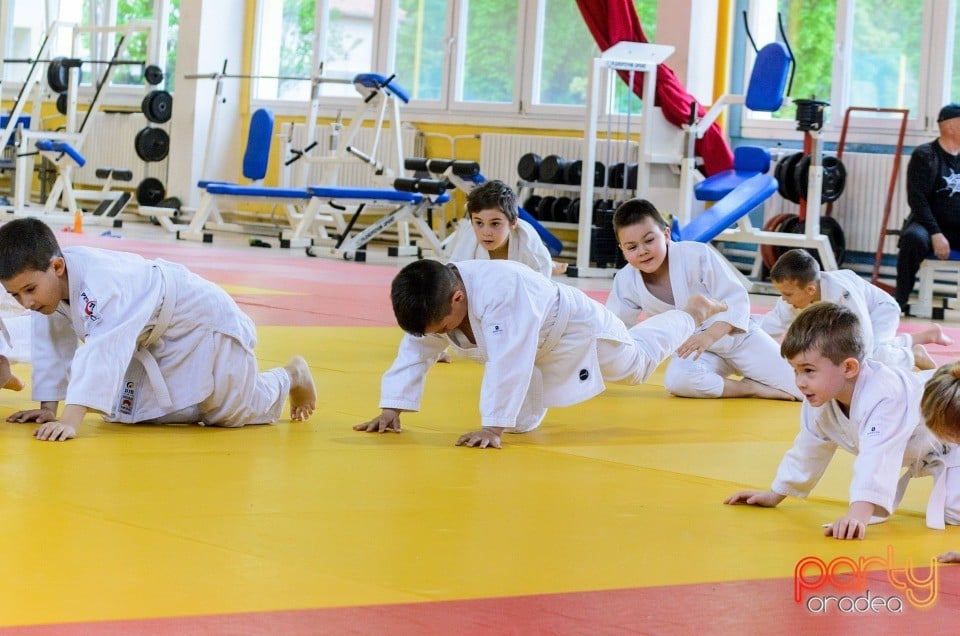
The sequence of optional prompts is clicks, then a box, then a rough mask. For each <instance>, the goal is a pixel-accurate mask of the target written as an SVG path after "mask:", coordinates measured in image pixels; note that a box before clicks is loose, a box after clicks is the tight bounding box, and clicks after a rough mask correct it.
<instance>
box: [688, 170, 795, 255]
mask: <svg viewBox="0 0 960 636" xmlns="http://www.w3.org/2000/svg"><path fill="white" fill-rule="evenodd" d="M776 191H777V180H776V179H774V178H773V177H771V176H770V175H767V174H757V175H754V176H752V177H750V178H749V179H747V180H745V181H743V182H742V183H741V184H740V185H738V186H737V187H736V188H734V189H733V190H731V191H730V193H729V194H727V195H726V196H725V197H723V198H722V199H720V200H719V201H717V202H716V203H714V204H713V205H712V206H710V207H709V208H708V209H707V210H705V211H704V212H702V213H701V214H699V215H698V216H697V217H696V218H695V219H693V220H692V221H690V222H689V223H687V225H686V227H683V228H680V232H679V234H680V235H679V236H674V237H673V238H675V239H676V240H678V241H679V240H683V241H697V242H699V243H706V242H708V241H712V240H713V239H714V238H716V237H717V235H718V234H720V232H722V231H724V230H725V229H727V228H728V227H730V226H731V225H733V223H735V222H736V221H737V220H738V219H739V218H740V217H742V216H743V215H744V214H747V213H748V212H750V210H752V209H753V208H755V207H757V206H758V205H760V204H761V203H763V202H764V201H766V200H767V199H769V198H770V197H771V196H773V193H774V192H776Z"/></svg>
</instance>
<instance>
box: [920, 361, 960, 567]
mask: <svg viewBox="0 0 960 636" xmlns="http://www.w3.org/2000/svg"><path fill="white" fill-rule="evenodd" d="M958 392H960V362H951V363H950V364H945V365H943V366H942V367H940V368H939V369H937V370H936V371H935V372H934V374H933V377H931V378H930V379H929V380H928V381H927V384H926V386H924V387H923V395H922V396H921V398H920V412H921V413H922V414H923V420H924V422H926V424H927V428H929V429H930V431H931V432H932V433H933V434H934V435H936V436H937V438H939V439H940V441H942V442H944V443H945V449H944V450H945V451H946V452H945V454H944V456H943V458H942V460H941V461H940V462H939V463H938V464H934V467H933V470H932V471H931V472H933V473H934V475H935V479H936V481H935V482H934V486H933V493H932V494H931V495H930V502H931V504H934V503H935V504H936V505H935V506H931V505H930V504H928V506H927V518H928V519H929V518H930V516H931V514H933V515H934V516H936V515H937V514H938V513H939V510H940V507H941V506H942V507H943V508H945V509H949V508H950V507H951V506H957V493H958V492H960V469H958V468H957V467H958V466H960V446H958V444H960V394H958ZM950 451H952V452H950ZM954 510H956V508H954ZM948 521H950V523H952V524H955V525H957V524H960V522H958V520H957V519H953V520H948ZM937 560H938V561H940V562H941V563H960V552H947V553H945V554H941V555H940V556H939V557H937Z"/></svg>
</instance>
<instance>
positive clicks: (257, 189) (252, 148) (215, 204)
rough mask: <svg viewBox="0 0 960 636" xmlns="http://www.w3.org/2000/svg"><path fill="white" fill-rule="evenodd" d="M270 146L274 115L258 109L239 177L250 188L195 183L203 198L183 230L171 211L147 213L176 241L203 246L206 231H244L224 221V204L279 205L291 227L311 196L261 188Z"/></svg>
mask: <svg viewBox="0 0 960 636" xmlns="http://www.w3.org/2000/svg"><path fill="white" fill-rule="evenodd" d="M272 143H273V113H272V112H270V111H269V110H267V109H266V108H260V109H257V110H256V111H255V112H254V113H253V116H252V117H251V118H250V128H249V132H248V135H247V147H246V149H245V150H244V153H243V162H242V174H243V176H244V178H246V179H249V180H250V181H251V183H250V184H249V185H242V184H239V183H229V182H224V181H212V180H201V181H198V182H197V186H198V187H200V188H203V195H202V196H201V197H200V204H199V205H198V206H197V211H196V212H195V213H194V215H193V217H192V218H191V219H190V225H189V226H187V227H186V228H185V229H182V226H176V225H173V224H172V221H170V219H169V218H168V217H169V216H171V215H172V214H174V212H175V211H174V210H165V209H163V208H150V209H149V212H150V214H151V215H153V216H156V217H158V219H159V220H160V221H161V222H163V224H164V226H165V227H166V228H167V229H168V230H171V231H173V232H176V235H177V238H179V239H185V240H192V241H203V242H204V243H210V242H212V241H213V234H212V233H210V232H208V231H206V230H214V229H219V230H235V231H242V230H243V227H242V226H241V225H239V224H236V223H227V222H225V221H224V219H223V216H222V214H221V212H220V204H222V203H226V202H229V203H230V207H229V208H228V209H236V208H235V205H236V204H237V203H263V204H268V205H279V206H281V207H282V208H283V210H284V213H285V215H286V218H287V220H288V221H289V222H290V224H291V225H293V224H295V223H296V222H298V221H299V219H300V217H301V215H302V214H301V212H300V210H299V208H300V207H305V206H306V204H307V202H308V201H309V200H310V193H309V192H307V190H306V188H278V187H271V186H265V185H263V179H264V177H266V175H267V165H268V164H269V161H270V146H271V144H272Z"/></svg>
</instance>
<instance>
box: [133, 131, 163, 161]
mask: <svg viewBox="0 0 960 636" xmlns="http://www.w3.org/2000/svg"><path fill="white" fill-rule="evenodd" d="M133 143H134V148H135V149H136V151H137V156H138V157H140V158H141V159H143V160H144V161H147V162H150V161H163V160H164V159H165V158H166V156H167V153H169V152H170V135H168V134H167V131H165V130H164V129H163V128H150V127H149V126H148V127H146V128H144V129H142V130H141V131H140V132H138V133H137V136H136V137H134V139H133Z"/></svg>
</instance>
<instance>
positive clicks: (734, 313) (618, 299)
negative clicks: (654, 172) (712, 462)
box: [607, 241, 803, 399]
mask: <svg viewBox="0 0 960 636" xmlns="http://www.w3.org/2000/svg"><path fill="white" fill-rule="evenodd" d="M667 250H668V252H667V255H668V261H667V263H668V268H669V272H670V286H671V288H672V290H673V304H668V303H667V302H664V301H663V300H661V299H659V298H657V297H656V296H654V295H653V294H651V293H650V291H649V290H648V289H647V286H646V284H644V282H643V275H642V274H641V272H640V270H638V269H636V268H635V267H633V266H632V265H629V264H627V265H626V266H624V267H623V268H622V269H621V270H620V271H619V272H617V274H616V276H615V277H614V279H613V289H611V291H610V296H609V297H608V298H607V308H609V309H610V311H612V312H613V313H615V314H616V315H617V316H619V317H620V319H621V320H623V322H624V323H626V325H627V326H628V327H629V326H632V325H635V324H636V323H637V318H638V317H639V315H640V312H641V311H643V312H646V314H647V315H648V316H655V315H657V314H660V313H662V312H664V311H668V310H670V309H674V308H675V307H683V306H685V305H686V303H687V301H688V300H689V298H690V295H691V294H695V293H699V294H703V295H705V296H709V297H711V298H716V299H717V300H722V301H724V302H726V303H727V310H726V311H724V312H721V313H718V314H715V315H714V316H712V317H711V318H709V319H708V320H707V321H706V322H704V323H703V324H702V325H701V326H700V328H699V329H698V330H697V331H698V332H699V331H703V330H704V329H707V328H708V327H709V326H710V325H712V324H713V323H715V322H717V321H723V322H726V323H729V324H731V325H733V327H734V329H733V331H732V332H730V333H729V334H727V335H726V336H723V337H722V338H720V339H719V340H717V341H716V342H715V343H713V345H711V346H710V348H708V349H707V350H706V351H704V352H703V353H702V354H701V355H700V357H699V358H698V359H696V360H694V359H693V357H692V356H690V357H688V358H678V357H676V356H675V357H674V358H673V359H672V360H670V364H669V365H667V371H666V375H665V377H664V386H665V387H666V389H667V391H669V392H670V393H672V394H674V395H679V396H683V397H710V398H718V397H720V396H721V395H722V394H723V380H724V378H726V377H727V376H728V375H732V374H734V373H736V374H739V375H742V376H743V377H745V378H749V379H751V380H756V381H757V382H761V383H763V384H766V385H768V386H772V387H774V388H777V389H780V390H781V391H786V392H787V393H789V394H790V395H793V396H794V397H796V398H797V399H801V398H802V397H803V396H802V394H801V393H800V392H799V391H798V390H797V386H796V383H795V382H794V377H793V369H792V368H791V367H790V364H789V363H788V362H787V361H786V360H784V359H783V358H781V357H780V346H779V345H778V344H777V343H776V341H774V340H773V338H771V337H770V336H769V335H768V334H767V333H765V332H764V331H763V330H762V329H760V326H759V324H757V323H756V322H755V321H753V320H751V318H750V297H749V295H748V294H747V290H746V289H744V287H743V285H741V284H740V281H739V280H737V278H736V277H735V276H734V275H733V272H731V271H730V269H729V266H728V265H727V264H726V263H725V262H724V261H723V259H722V258H721V257H720V255H719V254H717V253H716V252H715V251H713V250H712V249H711V248H710V247H709V246H708V245H705V244H703V243H695V242H692V241H677V242H674V243H668V247H667Z"/></svg>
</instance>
